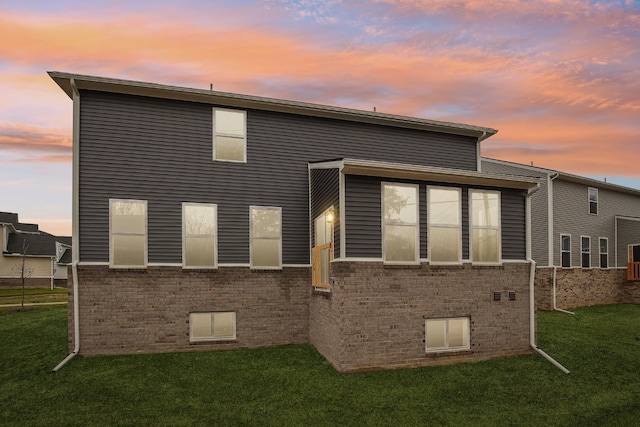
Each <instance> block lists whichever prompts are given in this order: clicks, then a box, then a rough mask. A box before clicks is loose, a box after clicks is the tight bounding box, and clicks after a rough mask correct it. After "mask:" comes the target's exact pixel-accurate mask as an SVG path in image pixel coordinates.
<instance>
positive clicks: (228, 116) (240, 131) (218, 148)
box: [213, 108, 247, 163]
mask: <svg viewBox="0 0 640 427" xmlns="http://www.w3.org/2000/svg"><path fill="white" fill-rule="evenodd" d="M246 119H247V113H246V112H245V111H240V110H223V109H219V108H214V109H213V160H221V161H227V162H240V163H246V162H247V137H246V135H247V126H246V123H247V120H246Z"/></svg>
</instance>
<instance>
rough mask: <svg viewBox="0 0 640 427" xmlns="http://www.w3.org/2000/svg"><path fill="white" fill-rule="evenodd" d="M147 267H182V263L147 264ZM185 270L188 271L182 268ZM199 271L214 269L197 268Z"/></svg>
mask: <svg viewBox="0 0 640 427" xmlns="http://www.w3.org/2000/svg"><path fill="white" fill-rule="evenodd" d="M147 267H183V266H182V263H174V262H166V263H165V262H150V263H148V264H147ZM183 268H184V269H185V270H187V269H189V267H183ZM197 268H199V269H201V270H202V269H207V270H208V269H215V267H197Z"/></svg>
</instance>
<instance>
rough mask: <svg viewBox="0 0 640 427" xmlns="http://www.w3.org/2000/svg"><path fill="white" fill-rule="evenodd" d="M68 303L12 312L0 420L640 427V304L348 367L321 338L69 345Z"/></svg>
mask: <svg viewBox="0 0 640 427" xmlns="http://www.w3.org/2000/svg"><path fill="white" fill-rule="evenodd" d="M66 320H67V318H66V307H59V306H56V307H46V308H34V309H31V310H26V311H10V310H0V337H2V339H1V340H0V384H2V386H1V387H0V425H16V426H17V425H20V426H22V425H29V426H37V425H83V426H85V425H127V426H129V425H171V426H180V425H185V426H187V425H188V426H191V425H273V426H283V425H300V426H302V425H304V426H307V425H314V426H315V425H341V426H342V425H357V426H362V425H394V426H396V425H397V426H412V425H456V426H459V425H473V426H475V425H487V426H496V425H562V426H568V425H593V426H601V425H616V426H623V425H624V426H626V425H637V424H638V420H639V419H640V369H639V368H640V306H634V305H612V306H600V307H591V308H583V309H577V310H576V315H575V316H571V315H568V314H564V313H544V312H543V313H539V316H538V327H539V339H538V342H539V346H540V347H541V348H542V349H543V350H545V351H546V352H547V353H549V354H550V355H552V356H553V357H554V358H556V359H557V360H558V361H559V362H561V363H562V364H563V365H564V366H566V367H567V368H568V369H570V370H571V374H570V375H565V374H563V373H562V372H561V371H560V370H558V369H557V368H555V367H554V366H553V365H552V364H551V363H549V362H548V361H546V360H545V359H543V358H542V357H541V356H538V355H532V356H524V357H517V358H510V359H502V360H494V361H488V362H481V363H468V364H459V365H450V366H440V367H432V368H420V369H405V370H397V371H386V372H375V373H368V374H356V375H348V376H345V375H340V374H338V373H336V372H335V371H334V370H333V368H332V367H331V366H330V365H329V364H328V363H327V362H326V361H325V360H324V359H323V358H322V357H321V356H320V355H319V354H318V353H317V352H316V351H315V349H314V348H313V347H311V346H309V345H301V346H290V347H281V348H266V349H257V350H238V351H218V352H189V353H171V354H155V355H133V356H117V357H77V358H76V359H74V360H72V361H71V362H70V363H69V364H68V365H67V366H65V367H64V368H62V369H61V370H60V371H59V372H57V373H55V374H53V373H51V369H52V368H53V367H54V366H55V365H56V364H57V363H58V362H60V360H62V359H63V358H64V357H65V356H66V354H67V341H66V331H67V327H66Z"/></svg>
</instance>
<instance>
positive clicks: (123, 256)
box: [109, 199, 147, 268]
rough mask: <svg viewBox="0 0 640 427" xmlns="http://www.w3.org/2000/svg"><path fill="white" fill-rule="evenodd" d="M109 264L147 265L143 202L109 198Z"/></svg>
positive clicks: (137, 266) (124, 266)
mask: <svg viewBox="0 0 640 427" xmlns="http://www.w3.org/2000/svg"><path fill="white" fill-rule="evenodd" d="M109 234H110V236H109V237H110V238H109V265H110V266H111V267H121V268H144V267H146V265H147V201H146V200H118V199H109Z"/></svg>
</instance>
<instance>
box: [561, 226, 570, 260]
mask: <svg viewBox="0 0 640 427" xmlns="http://www.w3.org/2000/svg"><path fill="white" fill-rule="evenodd" d="M560 257H561V265H562V267H565V268H568V267H571V236H570V235H568V234H561V235H560Z"/></svg>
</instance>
